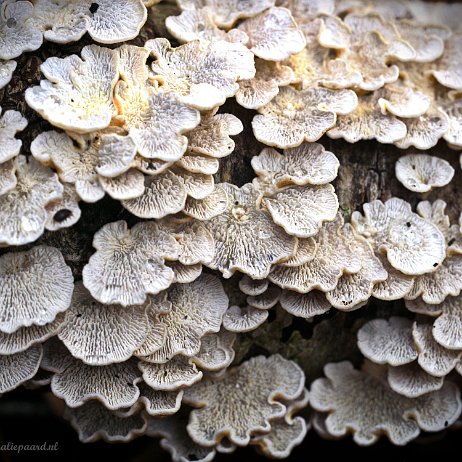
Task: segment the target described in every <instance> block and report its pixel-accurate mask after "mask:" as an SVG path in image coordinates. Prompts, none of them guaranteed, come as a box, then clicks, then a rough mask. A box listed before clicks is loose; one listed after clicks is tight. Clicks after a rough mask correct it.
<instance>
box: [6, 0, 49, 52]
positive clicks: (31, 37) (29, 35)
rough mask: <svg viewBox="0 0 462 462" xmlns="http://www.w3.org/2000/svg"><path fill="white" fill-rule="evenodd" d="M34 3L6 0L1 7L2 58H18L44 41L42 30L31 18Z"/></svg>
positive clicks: (35, 48) (37, 47) (38, 46)
mask: <svg viewBox="0 0 462 462" xmlns="http://www.w3.org/2000/svg"><path fill="white" fill-rule="evenodd" d="M33 14H34V5H33V4H32V3H31V2H27V1H9V0H4V1H2V4H1V9H0V37H1V40H0V59H5V60H6V59H12V58H17V57H18V56H20V55H21V54H22V53H24V52H25V51H35V50H37V49H39V48H40V46H41V45H42V42H43V37H42V32H41V31H40V30H38V28H37V27H36V26H35V24H34V22H33V21H31V18H32V16H33Z"/></svg>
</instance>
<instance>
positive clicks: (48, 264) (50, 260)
mask: <svg viewBox="0 0 462 462" xmlns="http://www.w3.org/2000/svg"><path fill="white" fill-rule="evenodd" d="M0 281H1V283H0V300H1V302H0V313H1V316H0V317H1V322H0V330H1V331H2V332H4V333H7V334H11V333H13V332H15V331H16V330H18V329H19V328H20V327H29V326H32V325H38V326H43V325H44V324H47V323H50V322H52V321H53V320H54V319H55V317H56V315H57V314H58V313H60V312H63V311H65V310H67V309H68V307H69V305H70V302H71V296H72V291H73V288H74V279H73V276H72V271H71V269H70V268H69V267H68V266H67V265H66V263H65V261H64V258H63V256H62V254H61V252H60V251H59V250H58V249H56V248H54V247H47V246H37V247H33V248H32V249H31V250H28V251H24V252H16V253H7V254H4V255H2V256H0Z"/></svg>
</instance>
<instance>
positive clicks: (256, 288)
mask: <svg viewBox="0 0 462 462" xmlns="http://www.w3.org/2000/svg"><path fill="white" fill-rule="evenodd" d="M268 285H269V281H268V280H267V279H257V280H255V279H252V278H251V277H249V276H247V275H246V274H244V275H243V276H242V278H241V279H240V280H239V289H240V290H241V292H243V293H244V294H246V295H253V296H256V295H261V294H263V293H264V292H265V291H266V289H268Z"/></svg>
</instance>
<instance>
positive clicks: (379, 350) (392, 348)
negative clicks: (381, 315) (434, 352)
mask: <svg viewBox="0 0 462 462" xmlns="http://www.w3.org/2000/svg"><path fill="white" fill-rule="evenodd" d="M358 348H359V349H360V350H361V353H362V354H363V355H364V356H365V357H366V358H367V359H369V360H371V361H373V362H374V363H377V364H389V365H391V366H402V365H404V364H409V363H411V362H412V361H414V360H415V359H416V358H417V356H418V353H417V350H416V346H415V344H414V340H413V337H412V322H411V321H410V320H409V319H406V318H401V317H396V316H392V317H391V318H390V319H389V320H385V319H373V320H372V321H369V322H367V323H366V324H364V325H363V326H362V327H361V328H360V329H359V330H358Z"/></svg>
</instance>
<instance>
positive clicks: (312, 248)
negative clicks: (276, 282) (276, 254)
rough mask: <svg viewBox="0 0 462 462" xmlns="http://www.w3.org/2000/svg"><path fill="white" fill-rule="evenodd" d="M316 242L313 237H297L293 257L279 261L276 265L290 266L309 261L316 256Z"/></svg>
mask: <svg viewBox="0 0 462 462" xmlns="http://www.w3.org/2000/svg"><path fill="white" fill-rule="evenodd" d="M316 249H317V244H316V241H315V240H314V238H313V237H309V238H307V239H298V245H297V252H296V253H295V255H294V256H293V257H290V258H288V259H287V260H284V261H283V262H281V263H279V265H278V266H282V267H284V268H291V267H295V266H301V265H303V264H305V263H308V262H310V261H311V260H313V259H314V258H315V256H316Z"/></svg>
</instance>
